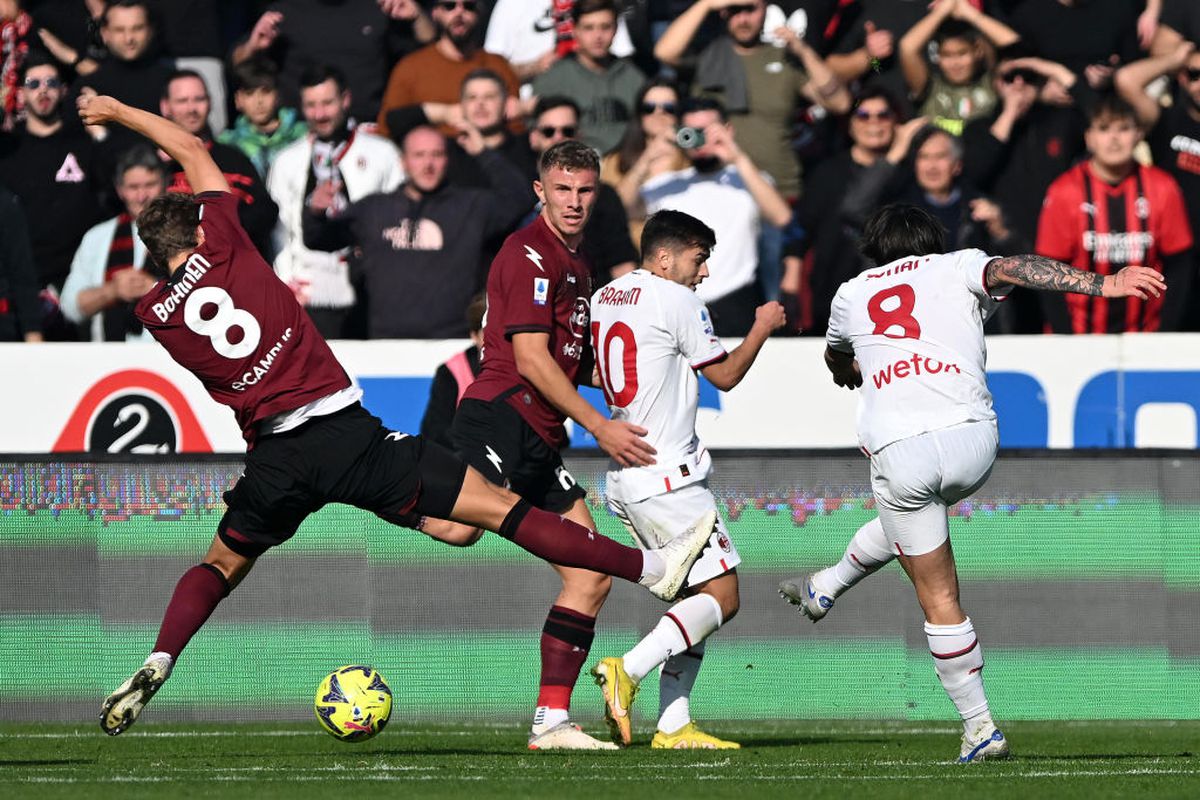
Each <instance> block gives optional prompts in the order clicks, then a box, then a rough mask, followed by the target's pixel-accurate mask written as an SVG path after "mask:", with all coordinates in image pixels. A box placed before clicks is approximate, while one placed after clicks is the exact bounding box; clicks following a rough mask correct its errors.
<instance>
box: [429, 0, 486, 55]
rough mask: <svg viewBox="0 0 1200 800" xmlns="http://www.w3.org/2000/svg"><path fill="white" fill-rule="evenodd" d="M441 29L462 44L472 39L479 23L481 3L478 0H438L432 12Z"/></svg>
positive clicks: (431, 14) (455, 42)
mask: <svg viewBox="0 0 1200 800" xmlns="http://www.w3.org/2000/svg"><path fill="white" fill-rule="evenodd" d="M430 16H431V17H432V18H433V21H434V24H436V25H437V28H438V30H439V31H441V32H442V33H444V34H445V35H446V36H448V37H449V38H450V41H452V42H454V44H456V45H460V44H463V43H466V42H468V41H470V39H471V37H472V36H473V35H474V33H475V26H476V25H477V24H478V23H479V4H478V2H476V0H437V2H435V3H434V4H433V11H431V12H430Z"/></svg>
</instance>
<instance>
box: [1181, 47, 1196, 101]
mask: <svg viewBox="0 0 1200 800" xmlns="http://www.w3.org/2000/svg"><path fill="white" fill-rule="evenodd" d="M1179 83H1180V85H1181V86H1183V89H1184V91H1185V92H1187V96H1188V99H1190V100H1191V101H1192V107H1193V108H1200V53H1192V55H1191V57H1190V58H1188V62H1187V64H1186V65H1185V66H1184V68H1183V70H1182V71H1181V72H1180V73H1179Z"/></svg>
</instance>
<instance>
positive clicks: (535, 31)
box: [483, 0, 634, 82]
mask: <svg viewBox="0 0 1200 800" xmlns="http://www.w3.org/2000/svg"><path fill="white" fill-rule="evenodd" d="M574 6H575V0H497V2H496V4H495V7H494V8H493V9H492V15H491V17H490V19H489V20H488V24H487V37H486V38H485V39H484V41H483V47H484V49H485V50H487V51H488V52H489V53H495V54H496V55H498V56H504V58H506V59H508V62H509V63H510V64H512V68H513V71H514V72H516V74H517V77H518V78H519V79H520V80H521V81H522V82H526V81H531V80H533V79H534V78H536V77H537V76H538V75H541V74H542V73H543V72H545V71H546V70H548V69H550V67H551V66H553V64H554V62H555V61H557V60H558V59H560V58H563V57H564V56H567V55H570V54H571V53H573V52H575V47H576V41H575V34H574V26H573V19H572V14H571V11H572V9H573V8H574ZM611 50H612V54H613V55H614V56H616V57H617V58H627V57H629V56H632V55H633V54H634V47H633V41H632V40H631V39H630V37H629V29H628V26H627V25H626V24H625V17H624V15H622V16H619V17H618V18H617V34H616V38H615V39H613V43H612V48H611Z"/></svg>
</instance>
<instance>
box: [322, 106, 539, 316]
mask: <svg viewBox="0 0 1200 800" xmlns="http://www.w3.org/2000/svg"><path fill="white" fill-rule="evenodd" d="M463 146H464V148H466V150H467V152H469V153H471V154H472V155H473V156H475V157H476V158H478V159H479V160H480V162H481V163H482V164H483V166H484V172H485V174H486V175H487V176H488V177H489V178H490V179H491V180H492V181H493V188H490V189H474V188H465V187H460V186H448V185H446V181H445V176H446V140H445V138H444V137H443V136H442V135H441V134H440V133H438V131H437V130H436V129H434V128H431V127H420V128H414V129H413V130H411V131H409V133H408V136H406V137H405V138H404V142H403V146H402V149H401V153H402V156H403V158H402V165H403V167H404V173H405V176H406V179H405V182H404V183H403V184H402V185H401V187H400V188H399V189H397V190H396V191H394V192H390V193H388V194H375V195H370V196H368V197H365V198H363V199H361V200H359V201H358V202H355V203H351V204H350V205H349V206H348V207H347V208H346V210H345V211H344V212H342V213H341V214H339V215H338V216H335V217H330V216H328V215H327V213H326V212H327V210H328V209H329V208H330V206H331V205H332V203H333V198H334V192H335V190H334V186H333V184H332V183H324V184H321V185H320V186H317V187H316V189H314V191H313V192H312V194H311V196H309V198H308V200H307V213H305V214H304V215H303V226H304V244H305V246H307V247H309V248H312V249H315V250H329V251H334V250H341V249H342V248H345V247H352V246H357V247H358V248H360V249H361V250H362V257H361V259H360V260H358V261H357V262H356V264H355V267H356V269H357V270H358V271H359V272H360V273H361V276H362V280H363V283H364V285H365V288H366V293H367V327H368V333H369V338H372V339H391V338H399V339H445V338H453V337H461V336H466V334H467V326H466V323H465V322H464V320H463V310H464V309H465V308H466V307H467V305H468V303H469V302H470V299H471V297H473V296H474V295H475V294H477V293H478V292H479V291H480V289H482V287H483V273H484V270H483V268H482V267H483V265H482V264H481V260H482V259H481V252H482V248H483V245H484V242H485V241H486V240H487V239H488V238H489V237H491V236H494V235H495V234H497V233H499V232H500V231H503V230H511V228H512V226H513V225H514V223H515V222H516V221H517V219H518V218H519V216H520V214H521V213H522V212H523V211H524V208H525V206H524V201H525V198H526V196H527V195H526V192H527V191H528V185H527V181H526V179H525V176H523V175H521V173H519V172H518V171H517V170H516V168H515V167H513V166H512V165H511V164H509V163H508V161H507V160H505V158H504V157H503V156H502V155H500V154H499V153H497V152H495V151H490V150H487V149H486V148H485V147H484V146H483V138H482V136H480V135H479V133H478V132H477V131H476V132H474V134H473V135H471V136H469V137H467V138H465V139H464V141H463Z"/></svg>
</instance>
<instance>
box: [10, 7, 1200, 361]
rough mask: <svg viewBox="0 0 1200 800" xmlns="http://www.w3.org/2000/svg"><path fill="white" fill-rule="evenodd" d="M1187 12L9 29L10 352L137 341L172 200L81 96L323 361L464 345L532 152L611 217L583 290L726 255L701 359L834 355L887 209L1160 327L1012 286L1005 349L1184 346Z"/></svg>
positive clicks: (533, 14)
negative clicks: (1114, 288)
mask: <svg viewBox="0 0 1200 800" xmlns="http://www.w3.org/2000/svg"><path fill="white" fill-rule="evenodd" d="M1198 37H1200V3H1197V2H1193V0H933V2H928V0H773V1H772V2H767V0H697V2H694V3H689V2H685V1H684V0H495V1H494V2H491V0H433V2H430V1H429V0H272V1H271V2H263V1H261V0H260V1H258V2H255V0H244V1H241V2H239V1H238V0H225V1H224V2H218V0H111V1H110V2H104V0H0V115H2V123H0V215H3V217H4V219H3V222H2V223H0V226H2V227H0V341H20V340H24V341H31V342H33V341H42V340H43V339H46V340H67V341H71V340H93V341H120V340H128V339H137V338H141V337H142V336H144V333H143V332H142V330H141V328H140V325H139V323H138V322H137V320H136V319H135V318H134V316H133V314H132V306H133V303H134V302H135V301H136V300H137V299H138V298H139V297H140V296H141V295H142V294H143V293H144V292H145V291H146V290H147V289H148V288H149V286H150V285H151V284H152V280H150V279H149V278H148V277H147V276H146V275H145V274H144V273H143V272H142V270H143V268H144V267H147V266H151V265H148V264H147V263H146V262H147V255H146V252H145V248H144V247H143V246H142V245H141V243H140V241H139V240H138V238H137V235H136V234H137V225H136V219H137V214H138V212H139V211H140V210H141V208H143V207H144V206H145V205H146V203H148V202H149V200H151V199H152V198H153V197H155V196H157V195H158V194H160V193H162V192H164V191H171V190H172V189H181V190H186V189H187V182H186V179H185V178H184V176H183V173H182V170H181V169H180V167H179V165H178V164H173V163H169V161H168V159H166V158H165V156H164V155H163V154H162V153H159V152H157V151H156V150H155V148H153V147H151V146H150V145H149V144H148V143H147V142H145V141H139V140H138V138H137V137H136V136H135V135H133V134H131V133H130V132H129V131H127V130H125V129H123V128H120V127H119V126H114V127H113V128H112V129H104V128H102V127H92V128H87V127H85V126H83V125H82V124H81V123H80V122H79V120H78V116H77V114H76V113H75V110H74V109H75V100H76V98H77V97H78V96H79V95H80V94H82V93H89V92H96V93H99V94H110V95H113V96H115V97H117V98H118V99H120V100H122V101H123V102H125V103H127V104H130V105H132V106H136V107H138V108H142V109H146V110H150V111H154V112H156V113H161V114H162V115H163V116H166V117H167V118H169V119H171V120H174V121H175V122H177V123H179V124H180V125H181V126H183V127H184V128H185V129H187V130H188V131H189V132H191V133H194V134H195V135H196V136H198V137H200V138H201V139H202V140H204V141H205V142H206V143H208V145H209V146H210V148H211V153H212V155H213V158H214V159H215V160H216V162H217V163H218V164H219V165H220V167H221V169H222V171H223V172H224V173H225V175H226V179H227V180H228V182H229V183H230V185H231V187H232V188H233V190H234V192H235V193H236V194H237V196H238V197H239V199H240V201H241V206H240V211H241V219H242V223H243V226H244V227H245V228H246V230H247V232H248V233H249V234H250V236H251V238H252V239H253V241H254V242H255V244H256V246H257V247H258V248H259V249H260V250H261V251H262V253H263V255H264V256H265V257H266V258H267V259H268V261H270V262H271V263H273V264H274V266H275V269H276V271H277V273H278V274H279V276H280V277H281V278H282V279H283V280H284V281H285V282H287V283H288V285H289V286H290V287H291V288H292V290H293V291H294V292H295V294H296V296H297V298H298V299H299V300H300V302H301V303H302V305H304V306H305V308H306V309H307V310H308V311H309V313H310V314H311V316H312V318H313V319H314V321H315V322H316V324H317V325H318V327H319V329H320V330H321V332H322V333H324V334H325V335H326V336H327V337H331V338H394V337H402V338H448V337H464V338H465V337H466V336H467V334H468V327H469V325H468V320H467V313H466V312H467V308H468V305H469V304H470V303H471V299H472V297H474V296H475V295H476V294H477V293H478V292H479V291H480V290H481V289H482V288H483V286H484V284H485V281H486V276H487V271H488V268H489V265H490V263H491V259H492V256H493V255H495V253H496V252H497V251H498V249H499V247H500V245H501V243H502V242H503V241H504V238H505V237H506V236H507V235H508V234H509V233H511V232H513V231H514V230H516V229H517V228H518V227H520V226H522V225H523V224H525V223H527V222H528V221H529V220H530V219H531V218H532V217H533V216H534V215H535V213H536V212H537V210H538V209H537V206H536V203H537V199H536V197H535V195H534V193H533V191H532V189H531V182H532V180H533V178H534V177H535V175H536V168H535V167H536V159H537V156H538V154H539V153H541V152H542V151H544V150H545V149H547V148H548V147H550V146H551V145H553V144H555V143H556V142H559V141H562V140H564V139H573V138H577V139H579V140H581V141H583V142H585V143H586V144H588V145H590V146H591V147H593V148H595V149H596V150H597V151H599V152H600V154H601V155H602V156H603V172H602V175H601V178H602V180H603V181H604V182H605V184H606V186H605V188H604V189H603V191H602V192H601V193H600V195H599V197H598V201H597V210H596V212H595V213H594V215H593V216H592V219H591V220H590V221H589V223H588V227H587V229H586V235H585V239H584V248H585V251H586V253H587V255H588V256H589V258H590V261H591V262H592V265H593V270H594V274H593V278H594V282H595V284H596V285H600V284H603V283H605V282H607V281H609V280H612V279H613V278H615V277H618V276H620V275H621V274H623V273H625V272H627V271H629V270H631V269H633V267H634V265H635V264H636V263H637V262H638V260H639V259H638V249H637V246H638V239H639V235H640V230H641V226H642V222H643V220H644V219H645V217H646V216H647V215H648V214H650V213H653V212H655V211H658V210H661V209H676V210H681V211H686V212H689V213H691V214H693V215H695V216H697V217H700V218H701V219H703V220H704V221H705V222H707V223H708V224H709V225H710V226H712V227H713V228H714V229H715V231H716V234H717V239H718V241H719V242H720V246H719V247H718V248H717V249H716V250H715V251H714V252H713V255H712V258H711V264H710V265H711V271H712V276H711V278H710V279H709V280H707V281H705V282H704V283H703V284H702V285H701V286H700V287H699V289H698V294H699V295H700V296H701V299H702V300H704V302H705V303H706V304H707V305H708V308H709V309H710V310H711V312H712V316H713V321H714V324H715V327H716V330H717V333H718V334H721V335H727V336H741V335H744V334H745V333H746V332H747V331H748V330H749V328H750V325H751V324H752V323H753V321H754V309H755V308H756V307H757V306H758V305H759V304H760V303H762V302H763V301H764V300H771V299H778V300H780V301H781V302H783V303H784V305H785V307H787V308H788V310H789V314H788V317H789V324H788V328H787V330H785V331H782V332H781V333H793V334H796V333H804V334H818V335H819V334H823V333H824V330H825V326H826V322H827V320H828V316H829V306H830V302H831V300H832V297H833V293H834V292H835V291H836V289H837V287H838V286H839V285H840V284H841V283H842V282H843V281H845V280H847V279H848V278H850V277H851V276H853V275H854V274H857V273H858V272H859V271H861V270H862V269H863V268H865V267H867V266H870V263H869V262H868V261H866V260H865V258H864V257H863V256H862V255H861V254H860V253H859V252H858V250H857V247H856V241H857V239H858V236H859V233H860V229H861V226H862V224H863V221H864V220H865V219H866V217H867V216H868V215H869V214H870V212H871V211H872V210H874V209H876V208H878V207H879V206H881V205H884V204H887V203H889V202H891V201H896V200H902V201H905V202H908V203H913V204H916V205H919V206H921V207H923V208H925V209H927V210H928V211H930V212H931V213H933V214H934V215H935V216H936V217H937V218H938V219H939V220H940V221H941V222H942V224H943V225H944V226H945V227H946V229H947V231H948V233H949V238H948V241H950V242H951V243H953V244H954V245H955V246H958V247H980V248H982V249H985V250H986V251H988V252H990V253H993V254H997V255H1007V254H1014V253H1020V252H1031V251H1036V252H1037V253H1039V254H1042V255H1046V256H1049V257H1053V258H1055V259H1060V260H1063V261H1067V262H1069V263H1071V264H1073V265H1074V266H1076V267H1079V268H1082V269H1089V270H1094V271H1098V272H1101V273H1104V274H1109V273H1114V272H1116V271H1117V270H1119V269H1120V268H1122V267H1123V266H1126V265H1131V264H1140V265H1145V266H1150V267H1153V268H1156V269H1159V270H1160V271H1162V272H1163V273H1164V274H1165V275H1166V277H1167V280H1168V282H1169V284H1170V285H1171V287H1172V290H1171V292H1169V293H1168V294H1167V295H1166V300H1165V303H1163V302H1161V301H1147V302H1141V301H1137V300H1124V299H1122V300H1104V299H1100V298H1088V297H1077V298H1076V297H1073V298H1071V299H1064V298H1063V297H1062V296H1061V295H1051V294H1043V295H1037V294H1035V293H1034V292H1032V291H1023V290H1021V289H1017V290H1015V291H1014V292H1013V295H1012V299H1011V301H1010V302H1008V303H1006V304H1005V306H1004V308H1003V309H1002V312H1001V313H1000V314H998V315H997V316H996V318H995V319H994V320H993V321H992V322H991V323H989V331H990V332H994V333H1041V332H1061V333H1102V332H1121V331H1156V330H1163V331H1179V330H1193V331H1194V330H1200V311H1198V310H1197V308H1198V305H1200V304H1197V303H1196V302H1194V300H1195V299H1196V293H1197V291H1200V289H1198V288H1197V287H1196V286H1195V284H1196V283H1198V282H1196V281H1194V280H1193V277H1194V273H1195V270H1196V263H1195V261H1194V259H1193V256H1192V244H1193V235H1192V231H1193V230H1195V229H1196V225H1197V215H1200V52H1197V51H1196V47H1195V44H1194V43H1195V42H1196V41H1197V39H1198Z"/></svg>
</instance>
